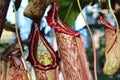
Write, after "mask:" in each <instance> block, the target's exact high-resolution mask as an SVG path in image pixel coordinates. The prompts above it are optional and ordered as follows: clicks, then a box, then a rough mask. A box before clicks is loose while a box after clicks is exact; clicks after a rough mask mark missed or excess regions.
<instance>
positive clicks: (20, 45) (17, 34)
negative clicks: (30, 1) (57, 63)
mask: <svg viewBox="0 0 120 80" xmlns="http://www.w3.org/2000/svg"><path fill="white" fill-rule="evenodd" d="M12 1H13V4H14V0H12ZM14 11H15V31H16V36H17V39H18V43H19V47H20V51H21V53H22V57H23V59H24V62H25V61H26V60H25V57H24V51H23V48H22V43H21V41H20V37H19V33H18V28H17V27H18V26H17V15H16V8H15V4H14ZM25 66H26V67H27V70H28V75H29V77H30V80H32V76H31V73H30V70H29V69H28V65H27V63H26V62H25Z"/></svg>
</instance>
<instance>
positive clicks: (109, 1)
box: [108, 0, 119, 31]
mask: <svg viewBox="0 0 120 80" xmlns="http://www.w3.org/2000/svg"><path fill="white" fill-rule="evenodd" d="M108 6H109V8H110V12H111V13H112V16H113V17H114V19H115V22H116V27H117V31H119V24H118V21H117V18H116V16H115V14H114V12H113V10H112V7H111V0H108Z"/></svg>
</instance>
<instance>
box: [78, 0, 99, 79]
mask: <svg viewBox="0 0 120 80" xmlns="http://www.w3.org/2000/svg"><path fill="white" fill-rule="evenodd" d="M77 3H78V6H79V9H80V12H81V15H82V17H83V19H84V22H85V24H86V26H87V29H88V31H89V34H90V37H91V39H92V45H93V52H94V77H95V80H97V69H96V49H95V44H94V39H93V35H92V32H91V30H90V27H89V25H88V23H87V21H86V19H85V17H84V14H83V12H82V8H81V5H80V1H79V0H77Z"/></svg>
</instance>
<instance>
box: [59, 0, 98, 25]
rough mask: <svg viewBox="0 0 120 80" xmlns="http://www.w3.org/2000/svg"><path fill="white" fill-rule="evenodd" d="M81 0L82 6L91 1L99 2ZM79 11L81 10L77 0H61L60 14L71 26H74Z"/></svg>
mask: <svg viewBox="0 0 120 80" xmlns="http://www.w3.org/2000/svg"><path fill="white" fill-rule="evenodd" d="M80 1H81V6H82V8H84V7H85V6H86V5H88V4H90V3H92V4H95V3H96V2H97V0H80ZM93 2H94V3H93ZM79 12H80V10H79V8H78V4H77V0H60V2H59V9H58V13H59V16H60V18H61V19H62V20H64V21H65V23H66V24H68V25H69V26H72V25H73V24H74V22H75V20H76V18H77V16H78V14H79Z"/></svg>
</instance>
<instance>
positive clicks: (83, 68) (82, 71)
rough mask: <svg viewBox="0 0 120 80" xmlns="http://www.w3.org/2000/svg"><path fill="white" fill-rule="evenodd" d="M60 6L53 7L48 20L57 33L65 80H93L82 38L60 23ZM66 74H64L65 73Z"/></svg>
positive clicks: (54, 5) (55, 4)
mask: <svg viewBox="0 0 120 80" xmlns="http://www.w3.org/2000/svg"><path fill="white" fill-rule="evenodd" d="M57 17H58V6H57V3H54V4H53V5H52V6H51V9H50V11H49V12H48V16H47V17H46V20H47V22H48V25H49V26H50V27H51V28H53V29H54V30H55V31H56V37H57V43H58V52H59V53H60V55H61V60H62V62H63V68H64V69H63V70H64V72H65V80H92V77H91V73H90V70H89V66H88V62H87V58H86V54H85V48H84V43H83V39H82V36H81V35H80V34H79V33H78V32H75V31H73V30H72V29H71V28H70V27H69V26H67V25H66V24H65V23H63V22H62V21H61V22H60V20H59V22H58V20H57ZM63 74H64V73H63Z"/></svg>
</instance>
